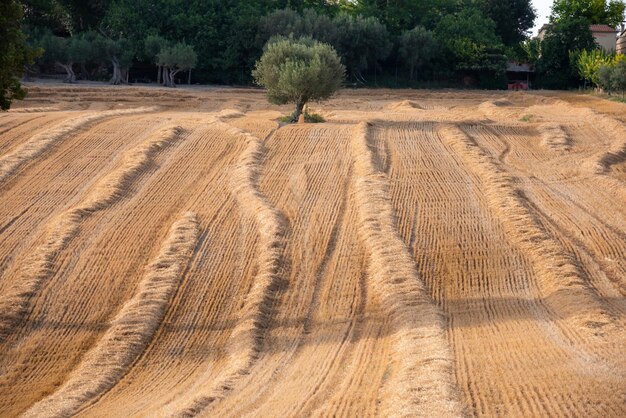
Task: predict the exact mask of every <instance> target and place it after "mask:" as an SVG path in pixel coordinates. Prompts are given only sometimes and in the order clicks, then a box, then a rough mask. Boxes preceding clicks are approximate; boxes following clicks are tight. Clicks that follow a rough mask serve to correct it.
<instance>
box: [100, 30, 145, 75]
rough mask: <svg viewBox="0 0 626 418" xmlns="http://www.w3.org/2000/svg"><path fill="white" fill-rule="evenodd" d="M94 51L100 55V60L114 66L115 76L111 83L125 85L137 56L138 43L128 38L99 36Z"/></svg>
mask: <svg viewBox="0 0 626 418" xmlns="http://www.w3.org/2000/svg"><path fill="white" fill-rule="evenodd" d="M94 50H95V51H97V52H98V53H99V54H100V55H99V58H100V60H103V61H106V62H108V63H110V64H111V65H112V66H113V76H112V77H111V79H110V80H109V82H110V83H111V84H115V85H118V84H123V83H125V82H126V81H127V77H128V70H129V68H130V66H131V64H132V63H133V59H134V58H135V56H136V54H137V49H136V43H135V42H132V41H131V40H129V39H127V38H118V39H111V38H107V37H104V36H99V37H98V38H97V39H96V41H95V45H94Z"/></svg>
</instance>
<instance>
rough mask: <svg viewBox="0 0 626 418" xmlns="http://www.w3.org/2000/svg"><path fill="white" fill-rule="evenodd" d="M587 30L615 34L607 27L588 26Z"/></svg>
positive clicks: (614, 31) (613, 30)
mask: <svg viewBox="0 0 626 418" xmlns="http://www.w3.org/2000/svg"><path fill="white" fill-rule="evenodd" d="M589 29H591V32H610V33H616V32H617V31H616V30H615V29H613V28H612V27H610V26H609V25H589Z"/></svg>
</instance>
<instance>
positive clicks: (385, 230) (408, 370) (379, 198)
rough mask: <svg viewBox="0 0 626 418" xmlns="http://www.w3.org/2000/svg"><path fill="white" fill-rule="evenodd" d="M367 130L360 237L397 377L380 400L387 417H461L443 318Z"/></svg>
mask: <svg viewBox="0 0 626 418" xmlns="http://www.w3.org/2000/svg"><path fill="white" fill-rule="evenodd" d="M367 136H368V124H367V123H361V124H359V125H358V126H357V127H356V131H355V135H354V137H353V140H352V150H353V158H354V174H355V175H354V177H353V181H354V193H355V199H356V202H357V212H358V218H359V225H358V230H359V235H360V237H361V240H362V241H363V243H364V245H365V247H366V250H367V251H368V253H369V259H370V261H369V271H370V272H371V274H372V276H371V279H372V280H373V286H372V288H373V290H374V291H376V292H377V293H379V295H380V298H381V305H382V306H383V309H385V310H386V311H387V314H388V315H389V317H390V319H391V326H392V327H393V328H394V333H393V338H394V339H395V344H394V346H393V348H392V350H393V354H392V361H393V364H392V373H391V376H390V377H389V379H388V380H387V382H386V383H385V386H384V387H383V392H384V393H383V394H382V396H381V397H380V401H381V402H382V404H381V405H380V413H381V414H382V415H384V416H406V415H421V416H458V415H461V414H462V407H461V404H460V401H459V391H458V389H457V388H456V384H455V380H454V364H453V357H452V353H451V350H450V347H449V344H448V342H447V339H446V333H445V324H444V319H443V316H442V313H441V312H440V310H439V309H438V308H437V306H436V305H435V304H434V303H433V302H432V301H431V299H430V297H429V296H428V292H427V291H426V289H425V286H424V284H423V283H422V281H421V279H420V278H419V276H418V273H417V269H416V266H415V263H414V261H413V258H412V257H411V255H410V254H409V251H408V249H407V248H406V245H405V244H404V242H403V241H402V239H401V238H400V236H399V235H398V231H397V228H396V224H395V217H394V211H393V208H392V205H391V201H390V197H389V191H388V187H389V185H388V180H387V178H386V177H385V176H384V175H382V174H381V173H380V172H379V171H378V170H377V169H376V167H375V165H374V156H373V153H372V151H371V149H370V146H369V144H368V138H367Z"/></svg>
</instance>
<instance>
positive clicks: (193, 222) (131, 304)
mask: <svg viewBox="0 0 626 418" xmlns="http://www.w3.org/2000/svg"><path fill="white" fill-rule="evenodd" d="M198 232H199V225H198V219H197V217H196V215H195V214H194V213H192V212H187V213H185V214H184V215H183V216H181V217H180V219H178V220H177V221H176V222H174V224H172V226H171V228H170V231H169V233H168V235H167V238H166V239H165V241H164V242H163V243H162V244H161V247H160V251H159V253H158V255H157V256H156V257H155V259H154V260H153V261H152V262H151V263H150V264H149V265H148V266H147V267H146V269H145V273H144V275H143V278H142V279H141V281H140V283H139V285H138V288H137V291H136V293H135V295H134V296H133V297H132V298H131V299H129V300H128V301H127V302H126V303H124V305H123V306H122V308H121V309H120V311H119V312H118V313H117V315H115V317H114V318H113V319H112V320H111V322H110V324H109V328H108V329H107V330H106V331H105V333H104V335H103V336H102V338H100V340H99V341H98V342H97V343H96V345H94V346H93V348H92V349H91V350H90V351H88V352H87V353H86V354H85V356H84V357H83V359H82V361H81V362H80V363H79V365H78V367H76V368H75V369H74V370H73V371H72V373H71V374H70V375H69V377H68V379H67V380H66V381H65V383H64V384H63V385H62V386H61V387H60V388H59V389H58V390H56V391H55V392H54V393H52V394H51V395H49V396H47V397H46V398H44V399H42V400H41V401H39V402H37V403H36V404H34V405H33V406H32V407H31V408H30V409H28V410H27V411H26V412H25V413H24V415H23V416H24V417H40V416H47V417H66V416H70V415H73V414H75V413H76V412H78V411H79V410H80V409H81V408H82V407H83V406H85V404H88V403H89V402H90V401H92V400H93V399H95V398H97V397H98V396H100V395H101V394H102V393H103V392H106V391H107V390H109V389H110V388H111V387H113V386H115V384H116V383H117V382H118V381H119V379H120V378H122V377H123V375H124V374H125V373H126V370H127V368H128V367H129V366H130V365H131V364H132V363H133V361H134V360H135V358H136V357H137V356H138V355H139V354H140V353H141V352H142V351H143V349H144V348H145V347H146V346H147V344H148V343H149V342H150V340H151V339H152V336H153V334H154V332H155V331H156V329H157V328H158V326H159V324H160V323H161V321H162V319H163V316H164V315H165V311H166V308H167V306H168V304H169V302H170V299H171V297H172V295H173V293H174V291H175V290H176V288H177V286H178V283H179V280H180V277H181V275H182V272H183V271H184V267H185V265H186V263H187V261H188V259H189V257H190V255H191V254H192V252H193V249H194V247H195V245H196V242H197V239H198Z"/></svg>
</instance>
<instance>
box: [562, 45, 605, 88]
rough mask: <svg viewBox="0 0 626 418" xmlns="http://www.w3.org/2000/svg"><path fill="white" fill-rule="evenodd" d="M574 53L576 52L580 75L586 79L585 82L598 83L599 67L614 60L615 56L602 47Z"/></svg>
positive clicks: (575, 56)
mask: <svg viewBox="0 0 626 418" xmlns="http://www.w3.org/2000/svg"><path fill="white" fill-rule="evenodd" d="M572 54H574V58H575V62H576V68H577V70H578V75H579V76H580V78H582V79H583V80H585V84H586V83H587V82H589V83H591V84H593V85H598V69H599V68H600V67H601V66H603V65H607V64H610V63H611V62H612V61H613V57H612V56H611V55H610V54H608V53H607V52H605V51H604V50H602V49H594V50H592V51H587V50H582V51H580V52H572Z"/></svg>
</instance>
